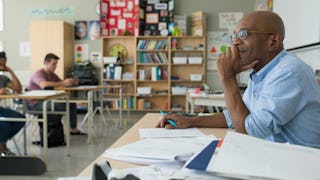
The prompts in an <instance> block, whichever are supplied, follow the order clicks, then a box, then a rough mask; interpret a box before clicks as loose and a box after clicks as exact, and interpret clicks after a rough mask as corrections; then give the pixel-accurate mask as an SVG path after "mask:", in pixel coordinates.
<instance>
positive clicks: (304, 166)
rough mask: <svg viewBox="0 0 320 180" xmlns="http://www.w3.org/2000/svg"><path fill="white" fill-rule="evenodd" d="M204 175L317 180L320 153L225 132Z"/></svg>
mask: <svg viewBox="0 0 320 180" xmlns="http://www.w3.org/2000/svg"><path fill="white" fill-rule="evenodd" d="M212 159H213V163H211V164H209V165H208V167H207V171H209V172H215V173H219V174H221V175H225V176H228V177H236V178H252V179H257V178H267V179H290V180H294V179H297V180H298V179H299V180H300V179H320V173H319V167H320V150H319V149H314V148H310V147H304V146H298V145H290V144H286V143H275V142H270V141H266V140H263V139H259V138H255V137H252V136H248V135H244V134H240V133H235V132H228V134H227V135H226V137H225V138H224V140H223V143H222V146H221V148H220V150H219V152H218V155H217V156H215V157H213V158H212Z"/></svg>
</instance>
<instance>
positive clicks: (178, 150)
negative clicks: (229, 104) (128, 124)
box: [104, 135, 216, 164]
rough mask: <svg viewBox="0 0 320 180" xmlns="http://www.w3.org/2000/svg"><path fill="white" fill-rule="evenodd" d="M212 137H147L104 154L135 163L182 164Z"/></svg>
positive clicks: (212, 138)
mask: <svg viewBox="0 0 320 180" xmlns="http://www.w3.org/2000/svg"><path fill="white" fill-rule="evenodd" d="M214 139H216V138H215V137H214V136H213V135H212V136H203V137H197V138H170V139H168V138H148V139H142V140H140V141H137V142H134V143H131V144H128V145H125V146H122V147H118V148H113V149H107V150H106V152H105V153H104V156H105V157H107V158H111V159H117V160H121V161H126V162H131V163H136V164H183V163H184V162H185V161H187V160H188V159H189V158H190V157H191V156H192V155H193V154H194V153H196V152H198V151H200V150H201V149H203V148H204V147H205V146H206V145H207V144H209V143H210V142H211V141H212V140H214Z"/></svg>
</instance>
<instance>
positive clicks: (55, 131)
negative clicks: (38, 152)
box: [40, 122, 66, 147]
mask: <svg viewBox="0 0 320 180" xmlns="http://www.w3.org/2000/svg"><path fill="white" fill-rule="evenodd" d="M40 144H41V146H43V126H40ZM64 145H66V142H65V138H64V132H63V125H62V123H61V122H59V123H49V122H48V147H54V146H64Z"/></svg>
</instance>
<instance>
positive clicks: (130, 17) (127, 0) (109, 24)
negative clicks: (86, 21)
mask: <svg viewBox="0 0 320 180" xmlns="http://www.w3.org/2000/svg"><path fill="white" fill-rule="evenodd" d="M100 34H101V36H122V35H135V36H138V35H139V1H138V0H101V2H100Z"/></svg>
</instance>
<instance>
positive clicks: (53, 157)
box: [0, 111, 144, 180]
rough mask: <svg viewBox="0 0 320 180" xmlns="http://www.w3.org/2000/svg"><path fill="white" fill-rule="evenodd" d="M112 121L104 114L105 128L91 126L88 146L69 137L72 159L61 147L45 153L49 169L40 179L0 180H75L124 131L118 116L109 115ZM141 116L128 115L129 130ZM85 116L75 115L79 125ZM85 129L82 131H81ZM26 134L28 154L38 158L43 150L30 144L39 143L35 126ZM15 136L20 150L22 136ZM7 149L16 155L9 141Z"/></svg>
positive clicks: (5, 178)
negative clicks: (63, 179) (62, 179)
mask: <svg viewBox="0 0 320 180" xmlns="http://www.w3.org/2000/svg"><path fill="white" fill-rule="evenodd" d="M111 114H112V120H110V118H107V117H108V116H107V114H106V113H104V116H105V117H106V119H107V120H106V121H107V127H105V126H104V125H103V123H102V122H101V121H100V122H96V123H94V132H95V136H94V137H93V142H92V143H91V144H87V136H70V141H71V148H70V152H71V156H70V157H66V156H65V146H62V147H52V148H49V149H48V159H49V162H48V165H47V172H46V173H44V174H43V175H40V176H0V179H1V180H15V179H19V180H38V179H39V180H40V179H41V180H51V179H57V177H67V176H76V175H77V174H79V173H80V172H81V171H82V170H83V169H84V168H85V167H87V166H88V164H89V163H91V162H92V161H93V160H95V159H96V158H97V157H98V156H99V155H100V154H101V153H102V152H103V151H104V150H105V149H106V148H108V147H109V146H110V145H111V144H112V143H113V142H114V141H116V140H117V139H118V138H119V137H120V136H121V135H122V134H123V133H124V132H125V131H126V130H127V129H124V128H119V125H118V124H117V122H118V121H119V116H118V113H117V112H116V111H115V112H112V113H111ZM143 115H144V113H142V112H131V113H130V117H129V121H128V128H130V127H131V126H132V125H133V124H134V123H135V122H136V121H137V120H139V119H140V118H141V117H143ZM99 116H100V114H96V116H95V118H94V120H99V119H100V118H99ZM123 116H124V118H127V114H126V113H124V115H123ZM83 117H84V114H79V115H78V125H80V121H81V120H82V119H83ZM83 129H85V127H84V128H83ZM27 131H28V134H29V135H30V136H31V138H29V139H28V143H27V144H28V145H27V147H28V154H29V155H36V156H41V154H42V151H41V150H42V148H41V147H40V146H35V145H32V143H31V142H32V141H34V140H37V139H39V133H38V131H39V130H38V126H37V124H36V123H33V124H31V125H29V126H28V128H27ZM19 135H20V133H19V134H17V136H16V139H17V141H18V146H19V147H20V146H21V147H20V149H21V150H23V141H22V139H23V138H22V136H21V137H20V138H19ZM8 146H9V148H10V149H11V150H12V151H13V152H17V150H16V148H15V146H14V144H13V143H12V141H10V142H9V143H8Z"/></svg>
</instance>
